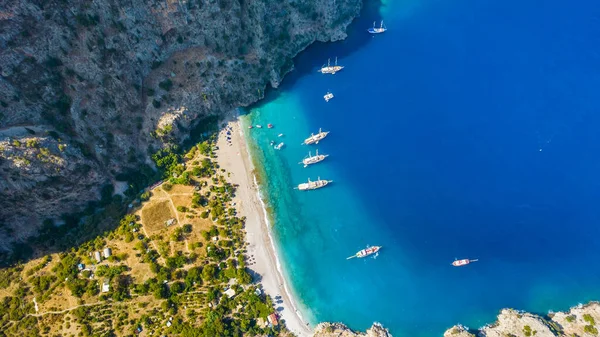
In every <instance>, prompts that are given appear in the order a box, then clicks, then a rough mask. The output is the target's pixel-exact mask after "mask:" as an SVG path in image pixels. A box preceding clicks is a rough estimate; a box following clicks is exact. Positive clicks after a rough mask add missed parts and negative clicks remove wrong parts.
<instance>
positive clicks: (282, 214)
mask: <svg viewBox="0 0 600 337" xmlns="http://www.w3.org/2000/svg"><path fill="white" fill-rule="evenodd" d="M381 19H383V20H385V23H386V25H387V27H388V29H389V30H388V32H386V33H385V34H382V35H379V36H375V37H372V36H369V35H368V34H367V33H366V29H367V28H369V27H370V26H371V25H372V22H373V21H374V20H377V21H379V20H381ZM349 33H350V36H349V38H348V39H347V40H346V41H343V42H338V43H333V44H320V45H317V46H313V47H311V48H310V49H309V50H308V51H307V52H304V53H302V54H301V55H300V56H299V57H298V58H297V59H296V60H295V66H296V70H295V71H294V72H292V73H291V74H290V75H288V77H286V79H285V81H284V83H283V85H282V87H281V88H279V89H278V90H272V91H271V92H269V94H268V95H267V99H266V100H265V101H264V102H263V103H261V104H260V105H258V106H255V107H253V108H252V109H249V113H248V115H247V116H245V117H244V119H245V122H246V123H251V124H262V125H263V126H266V124H267V123H273V124H274V125H275V128H274V129H267V128H266V127H265V128H263V129H256V128H255V129H252V130H248V129H246V132H247V136H248V139H249V141H250V142H251V145H252V147H253V151H252V152H253V155H254V159H255V161H256V162H258V163H260V165H261V169H262V171H263V177H262V179H261V180H262V184H263V191H264V193H265V196H266V197H267V199H268V204H269V207H270V208H271V211H272V214H273V217H274V224H273V226H274V227H273V233H274V237H275V239H276V241H277V242H276V245H277V247H278V250H279V255H280V258H281V260H282V263H283V265H284V269H285V274H286V277H287V278H288V280H290V285H291V286H292V288H293V291H294V293H295V294H296V296H297V298H298V300H299V302H300V304H301V311H302V312H303V314H304V316H305V317H306V318H308V320H309V321H310V322H311V323H313V324H314V323H317V322H320V321H343V322H345V323H347V324H348V325H349V326H350V327H352V328H356V329H365V328H367V327H368V326H370V325H371V324H372V322H373V321H380V322H382V323H383V324H384V325H385V326H387V327H389V328H390V330H391V332H392V333H394V335H398V336H441V334H442V333H443V331H444V330H445V329H447V328H448V327H450V326H452V325H454V324H456V323H463V324H465V325H467V326H469V327H472V328H477V327H480V326H482V325H484V324H486V323H491V322H493V320H494V319H495V316H496V314H497V312H498V310H499V309H501V308H503V307H513V308H518V309H523V310H529V311H534V312H538V313H546V312H547V311H548V310H563V309H567V308H568V307H569V306H572V305H575V304H577V303H578V302H584V301H588V300H591V299H600V269H599V268H597V261H598V258H600V245H598V244H597V240H598V238H599V237H600V226H599V220H600V207H598V201H599V200H600V190H599V187H600V139H599V132H598V130H600V100H599V99H598V90H599V89H600V47H599V46H600V3H598V2H597V1H591V0H581V1H578V2H575V3H565V2H561V1H557V0H546V1H537V0H534V1H526V2H522V1H516V0H502V1H500V0H490V1H478V0H454V1H447V0H445V1H442V0H410V1H401V0H390V1H387V2H386V3H383V4H380V3H376V2H371V1H366V4H365V9H364V10H363V13H362V15H361V18H359V19H358V20H357V21H356V22H355V23H354V24H353V25H352V26H351V27H350V30H349ZM335 56H338V57H339V63H340V64H343V65H344V66H345V67H346V68H345V69H344V70H343V71H342V72H340V73H338V74H336V75H334V76H331V75H322V74H319V73H317V72H316V70H317V69H318V68H319V67H320V66H321V65H322V64H323V63H324V62H326V61H327V58H328V57H332V58H333V57H335ZM328 90H331V91H332V92H333V93H334V95H335V98H334V99H333V100H332V101H330V102H329V103H326V102H325V101H324V100H323V95H324V94H325V93H326V92H327V91H328ZM319 127H322V128H323V129H325V130H329V131H331V134H330V135H329V136H328V137H327V138H326V139H325V140H324V141H322V142H321V144H319V145H316V146H305V145H300V143H301V142H302V141H303V139H304V138H305V137H307V136H308V135H309V134H310V133H311V132H316V131H317V130H318V128H319ZM279 133H283V134H285V136H284V137H281V138H278V137H277V135H278V134H279ZM271 140H274V141H275V142H276V143H278V142H280V141H283V142H284V143H285V144H286V147H285V148H284V149H282V150H281V151H277V150H275V149H273V148H272V146H270V145H269V142H270V141H271ZM317 148H318V149H319V151H320V152H321V153H324V154H329V155H330V157H329V158H327V159H326V160H325V161H324V162H322V163H319V164H317V165H314V166H311V167H309V168H303V167H302V165H299V164H298V162H300V161H301V160H302V158H303V157H304V156H305V155H306V154H307V153H308V151H309V150H311V151H313V153H314V151H315V149H317ZM318 176H320V177H321V178H324V179H332V180H334V183H333V184H332V185H331V186H328V187H326V188H324V189H321V190H317V191H310V192H299V191H295V190H293V187H294V186H296V185H297V184H298V183H301V182H304V181H306V179H307V178H309V177H310V178H313V179H316V178H317V177H318ZM367 245H381V246H383V249H382V251H381V253H380V254H379V256H378V257H377V258H376V259H373V258H367V259H353V260H346V257H348V256H350V255H352V254H354V253H355V252H356V251H358V250H360V249H362V248H364V247H366V246H367ZM454 258H478V259H479V262H477V263H474V264H471V265H469V266H466V267H463V268H454V267H451V266H450V263H451V262H452V261H453V260H454Z"/></svg>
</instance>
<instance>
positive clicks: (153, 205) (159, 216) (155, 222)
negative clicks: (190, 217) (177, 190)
mask: <svg viewBox="0 0 600 337" xmlns="http://www.w3.org/2000/svg"><path fill="white" fill-rule="evenodd" d="M173 218H175V214H174V213H173V211H172V210H171V203H170V202H169V200H157V201H153V200H150V201H148V202H147V203H146V204H145V205H144V208H142V223H143V224H144V228H145V229H146V231H147V232H148V235H152V234H154V233H155V232H158V231H160V230H161V229H163V228H165V221H167V220H169V219H173ZM174 225H176V224H174Z"/></svg>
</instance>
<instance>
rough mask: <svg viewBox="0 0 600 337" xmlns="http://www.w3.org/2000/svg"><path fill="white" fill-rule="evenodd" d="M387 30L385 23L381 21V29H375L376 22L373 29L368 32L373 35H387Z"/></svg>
mask: <svg viewBox="0 0 600 337" xmlns="http://www.w3.org/2000/svg"><path fill="white" fill-rule="evenodd" d="M386 30H387V28H386V27H385V26H384V25H383V21H381V25H380V26H379V28H377V27H375V21H373V28H369V29H368V30H367V31H368V32H369V33H371V34H381V33H385V31H386Z"/></svg>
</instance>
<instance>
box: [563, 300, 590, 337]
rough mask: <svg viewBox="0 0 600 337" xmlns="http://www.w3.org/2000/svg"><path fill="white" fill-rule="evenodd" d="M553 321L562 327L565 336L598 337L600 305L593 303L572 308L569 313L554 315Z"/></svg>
mask: <svg viewBox="0 0 600 337" xmlns="http://www.w3.org/2000/svg"><path fill="white" fill-rule="evenodd" d="M552 321H554V322H556V323H557V324H558V325H559V326H560V327H561V329H562V331H563V334H564V335H567V336H575V335H576V336H586V335H588V336H589V335H593V336H597V335H598V330H599V329H600V324H599V323H600V303H598V302H591V303H589V304H586V305H578V306H576V307H574V308H571V310H569V311H568V312H557V313H554V314H553V315H552Z"/></svg>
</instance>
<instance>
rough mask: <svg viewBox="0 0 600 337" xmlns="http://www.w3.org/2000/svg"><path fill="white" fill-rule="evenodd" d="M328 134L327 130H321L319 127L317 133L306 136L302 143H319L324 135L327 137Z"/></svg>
mask: <svg viewBox="0 0 600 337" xmlns="http://www.w3.org/2000/svg"><path fill="white" fill-rule="evenodd" d="M328 134H329V131H321V129H320V128H319V133H317V134H316V135H315V134H313V133H311V134H310V137H308V138H306V139H305V140H304V143H302V144H303V145H310V144H319V141H320V140H321V139H323V138H325V137H327V135H328Z"/></svg>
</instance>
